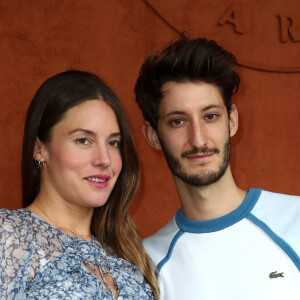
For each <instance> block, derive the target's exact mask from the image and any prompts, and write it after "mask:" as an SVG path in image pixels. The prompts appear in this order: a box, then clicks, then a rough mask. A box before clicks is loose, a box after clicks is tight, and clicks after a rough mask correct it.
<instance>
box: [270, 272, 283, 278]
mask: <svg viewBox="0 0 300 300" xmlns="http://www.w3.org/2000/svg"><path fill="white" fill-rule="evenodd" d="M269 277H270V278H277V277H284V276H283V272H281V273H277V271H275V272H271V273H270V275H269Z"/></svg>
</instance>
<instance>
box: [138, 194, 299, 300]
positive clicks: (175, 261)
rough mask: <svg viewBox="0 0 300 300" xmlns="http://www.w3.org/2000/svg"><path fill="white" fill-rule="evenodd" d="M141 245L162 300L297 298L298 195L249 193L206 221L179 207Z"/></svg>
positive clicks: (272, 299)
mask: <svg viewBox="0 0 300 300" xmlns="http://www.w3.org/2000/svg"><path fill="white" fill-rule="evenodd" d="M144 246H145V248H146V250H147V252H148V254H149V255H150V257H151V258H152V260H153V261H154V262H155V264H156V265H157V267H158V269H159V286H160V291H161V299H162V300H165V299H168V300H194V299H199V300H235V299H236V300H248V299H249V300H250V299H251V300H260V299H261V300H277V299H278V300H279V299H280V300H283V299H284V300H300V197H296V196H288V195H283V194H276V193H271V192H266V191H262V190H261V189H250V190H249V191H248V194H247V196H246V198H245V200H244V201H243V203H242V204H241V205H240V206H239V207H238V208H237V209H236V210H234V211H232V212H231V213H229V214H227V215H225V216H223V217H220V218H217V219H212V220H208V221H191V220H188V219H186V218H185V217H184V215H183V214H182V210H181V209H179V210H178V211H177V213H176V215H175V216H174V218H173V219H172V220H171V221H170V222H169V223H168V224H167V225H166V226H165V227H163V228H162V229H160V230H159V231H158V232H157V233H155V234H154V235H152V236H150V237H148V238H146V239H145V240H144Z"/></svg>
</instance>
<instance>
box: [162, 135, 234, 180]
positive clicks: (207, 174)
mask: <svg viewBox="0 0 300 300" xmlns="http://www.w3.org/2000/svg"><path fill="white" fill-rule="evenodd" d="M160 144H161V147H162V150H163V152H164V154H165V157H166V160H167V163H168V166H169V168H170V170H171V172H172V174H173V175H175V176H177V177H178V178H180V179H181V180H182V181H183V182H185V183H187V184H190V185H193V186H205V185H210V184H213V183H215V182H217V181H218V180H219V179H220V178H221V177H222V176H223V175H224V174H225V172H226V170H227V167H228V165H229V161H230V137H229V138H228V140H227V141H226V143H225V144H224V147H223V157H222V161H221V163H220V164H219V166H218V170H216V171H202V172H201V173H200V174H188V173H187V172H185V171H184V170H183V168H182V166H181V164H180V161H179V159H178V158H177V157H175V156H174V155H173V154H172V153H171V152H169V151H168V150H167V149H166V148H165V147H164V145H163V143H162V141H160ZM197 153H201V154H204V153H215V154H219V153H220V150H219V149H217V148H208V147H200V148H196V147H195V148H193V149H192V150H189V151H186V152H184V153H182V154H181V158H186V157H187V156H188V155H190V154H197Z"/></svg>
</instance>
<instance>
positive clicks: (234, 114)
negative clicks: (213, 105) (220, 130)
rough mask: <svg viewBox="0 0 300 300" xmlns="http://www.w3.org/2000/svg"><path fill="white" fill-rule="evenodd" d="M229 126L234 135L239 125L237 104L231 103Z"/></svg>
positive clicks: (231, 133) (231, 134)
mask: <svg viewBox="0 0 300 300" xmlns="http://www.w3.org/2000/svg"><path fill="white" fill-rule="evenodd" d="M229 126H230V136H231V137H232V136H234V135H235V134H236V132H237V130H238V127H239V116H238V111H237V108H236V106H235V104H232V105H231V110H230V114H229Z"/></svg>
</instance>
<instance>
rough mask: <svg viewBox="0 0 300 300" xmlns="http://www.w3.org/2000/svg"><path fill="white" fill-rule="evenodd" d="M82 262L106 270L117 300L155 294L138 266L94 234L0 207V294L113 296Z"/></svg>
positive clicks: (108, 299) (17, 298) (21, 297)
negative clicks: (71, 232)
mask: <svg viewBox="0 0 300 300" xmlns="http://www.w3.org/2000/svg"><path fill="white" fill-rule="evenodd" d="M84 264H88V265H89V266H90V267H91V268H93V269H94V268H95V265H98V266H99V270H100V272H101V274H102V275H103V273H105V272H106V273H107V272H108V273H109V274H110V276H111V277H112V278H113V280H114V284H115V286H116V289H117V291H118V298H117V299H118V300H125V299H131V300H141V299H149V300H150V299H151V300H153V299H154V297H153V295H152V292H151V289H150V287H149V285H148V284H146V282H145V281H144V277H143V275H142V273H141V272H140V270H139V269H138V268H137V267H136V266H134V265H132V264H130V263H129V262H127V261H126V260H124V259H121V258H119V257H116V256H108V255H107V254H106V253H105V251H104V249H103V248H102V246H101V244H100V243H99V242H98V241H97V239H96V238H94V237H93V239H92V241H90V242H87V241H85V240H82V239H79V238H74V237H70V236H68V235H66V234H64V233H62V232H61V231H59V230H58V229H56V228H55V227H53V226H51V225H50V224H48V223H46V222H45V221H43V220H42V219H40V218H39V217H38V216H36V215H35V214H33V213H31V212H30V211H29V210H27V209H24V208H22V209H18V210H6V209H1V210H0V284H1V286H0V299H14V300H25V299H39V300H42V299H51V300H54V299H66V300H68V299H70V300H71V299H72V300H74V299H85V300H90V299H103V300H112V299H114V297H113V294H112V292H111V290H108V289H107V288H106V287H105V286H104V285H103V283H101V281H100V280H99V279H98V278H97V276H96V275H94V274H93V273H92V272H90V271H89V270H88V269H87V268H86V267H85V266H84ZM107 270H109V271H107ZM102 277H103V276H102ZM103 279H104V277H103ZM104 280H105V279H104Z"/></svg>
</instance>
